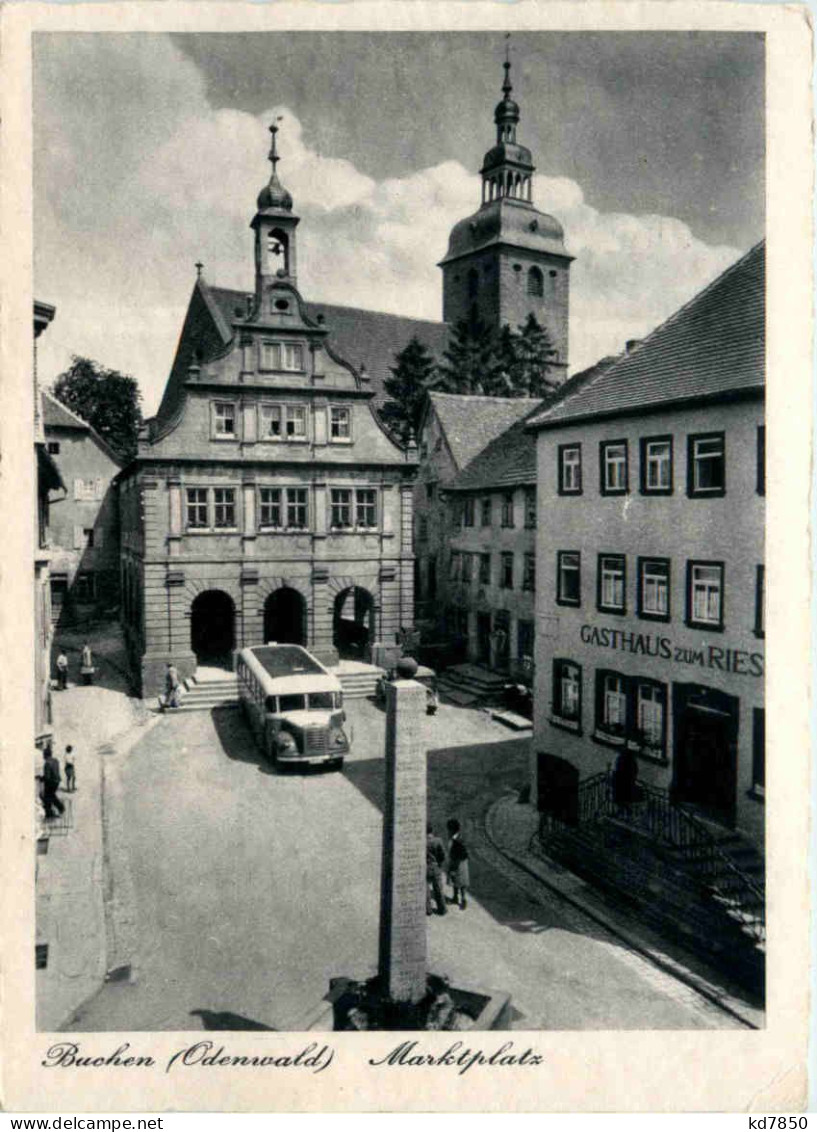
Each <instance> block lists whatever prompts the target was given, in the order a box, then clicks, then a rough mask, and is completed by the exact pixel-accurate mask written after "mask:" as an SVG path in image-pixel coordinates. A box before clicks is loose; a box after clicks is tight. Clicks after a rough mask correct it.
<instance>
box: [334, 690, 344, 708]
mask: <svg viewBox="0 0 817 1132" xmlns="http://www.w3.org/2000/svg"><path fill="white" fill-rule="evenodd" d="M332 695H333V696H334V703H333V704H332V707H336V708H342V707H343V692H333V693H332Z"/></svg>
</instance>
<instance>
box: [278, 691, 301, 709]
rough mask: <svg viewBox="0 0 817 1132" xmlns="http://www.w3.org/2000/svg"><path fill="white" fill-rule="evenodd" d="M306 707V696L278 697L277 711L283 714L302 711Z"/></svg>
mask: <svg viewBox="0 0 817 1132" xmlns="http://www.w3.org/2000/svg"><path fill="white" fill-rule="evenodd" d="M305 707H306V696H304V695H303V694H302V693H301V694H298V695H292V694H290V695H288V696H279V697H278V710H279V711H280V712H281V713H283V712H285V711H303V710H304V708H305Z"/></svg>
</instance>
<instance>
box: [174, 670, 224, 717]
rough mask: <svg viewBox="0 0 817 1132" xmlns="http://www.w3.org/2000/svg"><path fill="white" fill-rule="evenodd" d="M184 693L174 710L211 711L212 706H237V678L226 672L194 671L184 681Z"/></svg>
mask: <svg viewBox="0 0 817 1132" xmlns="http://www.w3.org/2000/svg"><path fill="white" fill-rule="evenodd" d="M184 687H185V693H184V695H183V696H182V703H181V707H178V708H176V709H175V710H176V711H212V709H213V708H221V707H238V705H239V702H240V699H239V695H238V678H237V677H236V676H232V675H230V673H228V672H219V673H218V674H214V673H212V672H205V673H203V674H200V673H199V672H196V674H195V675H194V676H191V677H190V678H189V680H185V682H184Z"/></svg>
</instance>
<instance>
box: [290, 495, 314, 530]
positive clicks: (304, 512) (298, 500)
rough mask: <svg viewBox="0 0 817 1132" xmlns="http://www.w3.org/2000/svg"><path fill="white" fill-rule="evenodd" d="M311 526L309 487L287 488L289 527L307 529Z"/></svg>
mask: <svg viewBox="0 0 817 1132" xmlns="http://www.w3.org/2000/svg"><path fill="white" fill-rule="evenodd" d="M308 526H309V506H308V496H307V488H305V487H288V488H287V529H288V530H290V531H305V530H306V529H307V527H308Z"/></svg>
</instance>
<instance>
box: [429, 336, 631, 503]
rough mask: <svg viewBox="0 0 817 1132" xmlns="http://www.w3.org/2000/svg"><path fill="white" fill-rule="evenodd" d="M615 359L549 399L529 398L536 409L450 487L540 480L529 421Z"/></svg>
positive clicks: (567, 384)
mask: <svg viewBox="0 0 817 1132" xmlns="http://www.w3.org/2000/svg"><path fill="white" fill-rule="evenodd" d="M615 361H616V358H615V357H609V358H602V360H601V361H600V362H597V363H596V364H595V365H594V366H591V367H590V368H589V369H585V370H582V371H581V372H580V373H577V374H574V375H573V377H571V378H570V379H569V380H568V381H566V382H565V383H564V385H562V387H561V388H560V389H558V390H557V391H556V392H555V393H554V394H553V396H552V397H549V398H548V399H547V401H546V402H545V401H535V402H532V401H528V404H533V405H534V408H533V409H531V410H529V411H528V412H527V413H526V414H525V416H524V417H522V418H521V419H520V420H517V421H515V422H514V423H513V424H512V425H511V426H510V428H508V429H506V430H505V431H504V432H502V433H501V434H500V435H499V436H497V437H495V438H494V439H493V440H492V441H490V443H489V444H488V445H486V447H485V448H483V450H482V451H481V452H480V453H478V455H477V456H475V457H474V459H473V460H472V461H471V463H470V464H468V466H467V467H466V468H464V469H463V471H461V472H460V474H459V475H458V476H457V478H456V479H455V480H454V481H453V483H450V484H448V486H447V490H449V491H484V490H486V489H488V488H494V487H514V486H516V485H518V484H529V483H536V434H535V433H534V432H532V431H531V430H530V429H529V428H528V427H527V424H528V421H529V420H530V418H531V417H533V416H534V415H535V414H538V413H539V412H540V411H541V409H542V406H543V405H545V404H547V405H549V406H552V405H554V404H555V403H557V402H558V401H561V400H562V398H563V397H567V396H570V395H572V394H573V393H575V392H577V391H578V390H579V389H580V388H583V387H584V386H585V385H586V384H587V383H588V382H589V381H592V380H593V378H594V377H596V376H597V375H598V374H599V373H600V372H602V371H603V370H605V369H609V368H610V366H612V365H613V364H614V362H615Z"/></svg>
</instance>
